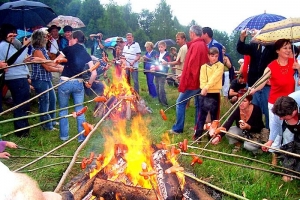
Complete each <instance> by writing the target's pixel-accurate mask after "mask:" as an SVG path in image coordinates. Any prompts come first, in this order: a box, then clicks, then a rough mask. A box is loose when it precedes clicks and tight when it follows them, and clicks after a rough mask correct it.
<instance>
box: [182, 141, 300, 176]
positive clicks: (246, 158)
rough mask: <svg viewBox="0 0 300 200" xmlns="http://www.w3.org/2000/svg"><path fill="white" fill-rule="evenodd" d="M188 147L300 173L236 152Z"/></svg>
mask: <svg viewBox="0 0 300 200" xmlns="http://www.w3.org/2000/svg"><path fill="white" fill-rule="evenodd" d="M188 147H189V148H192V149H199V150H203V151H207V152H212V153H216V154H220V155H226V156H230V157H236V158H241V159H244V160H250V161H254V162H257V163H261V164H264V165H269V166H270V167H273V168H274V167H275V168H278V169H282V170H286V171H290V172H292V173H295V174H299V175H300V172H297V171H294V170H291V169H288V168H285V167H281V166H278V165H276V166H274V165H272V164H271V163H267V162H264V161H261V160H257V159H253V158H248V157H246V156H240V155H236V154H229V153H225V152H220V151H214V150H210V149H204V148H201V147H196V146H190V145H188Z"/></svg>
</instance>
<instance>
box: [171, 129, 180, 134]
mask: <svg viewBox="0 0 300 200" xmlns="http://www.w3.org/2000/svg"><path fill="white" fill-rule="evenodd" d="M169 133H170V134H174V135H179V134H181V133H178V132H176V131H173V130H172V129H171V130H169Z"/></svg>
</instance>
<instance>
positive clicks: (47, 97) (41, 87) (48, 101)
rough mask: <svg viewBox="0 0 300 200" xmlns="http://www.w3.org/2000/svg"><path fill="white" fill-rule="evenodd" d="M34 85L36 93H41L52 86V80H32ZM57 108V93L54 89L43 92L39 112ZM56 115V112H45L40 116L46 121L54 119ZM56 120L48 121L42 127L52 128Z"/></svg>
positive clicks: (41, 119)
mask: <svg viewBox="0 0 300 200" xmlns="http://www.w3.org/2000/svg"><path fill="white" fill-rule="evenodd" d="M31 82H32V86H33V87H34V90H35V92H36V94H40V93H42V92H44V91H45V90H48V89H49V88H52V82H51V81H42V80H32V81H31ZM55 109H56V95H55V92H54V89H52V90H50V91H49V92H47V93H45V94H43V95H42V96H40V97H39V113H44V112H48V111H53V110H55ZM55 117H56V114H55V112H53V113H50V114H45V115H42V116H40V121H41V122H43V121H46V120H50V119H54V118H55ZM55 123H56V122H54V121H51V122H47V123H46V124H43V125H42V127H43V128H44V129H46V130H52V129H53V125H54V124H55Z"/></svg>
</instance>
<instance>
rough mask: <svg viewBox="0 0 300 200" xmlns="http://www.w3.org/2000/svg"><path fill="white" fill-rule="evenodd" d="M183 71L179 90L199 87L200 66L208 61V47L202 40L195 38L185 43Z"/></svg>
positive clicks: (183, 90)
mask: <svg viewBox="0 0 300 200" xmlns="http://www.w3.org/2000/svg"><path fill="white" fill-rule="evenodd" d="M187 47H188V51H187V54H186V57H185V61H184V65H183V71H182V75H181V78H180V83H179V88H178V91H179V92H185V91H186V90H197V89H199V88H200V80H199V77H200V68H201V66H202V65H203V64H205V63H207V62H208V48H207V45H206V44H205V42H204V40H203V39H201V38H197V39H195V40H192V41H190V42H188V43H187Z"/></svg>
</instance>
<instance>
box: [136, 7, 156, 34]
mask: <svg viewBox="0 0 300 200" xmlns="http://www.w3.org/2000/svg"><path fill="white" fill-rule="evenodd" d="M153 20H154V14H153V12H150V11H149V10H145V9H143V10H142V12H141V13H140V14H139V17H138V23H139V26H140V28H141V29H142V30H143V31H144V32H145V34H146V35H147V36H148V37H149V36H150V35H151V29H150V28H151V24H152V23H153Z"/></svg>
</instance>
